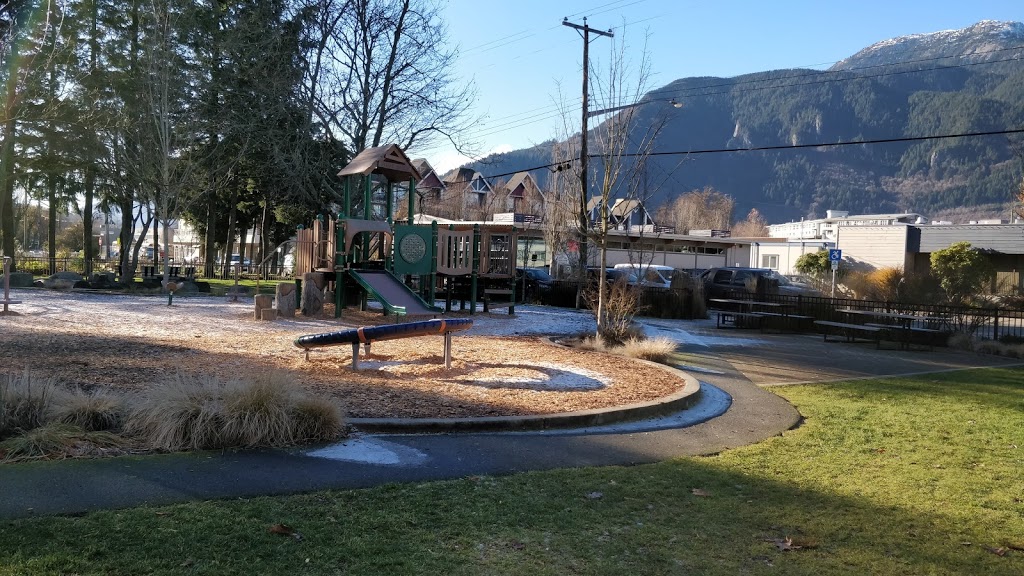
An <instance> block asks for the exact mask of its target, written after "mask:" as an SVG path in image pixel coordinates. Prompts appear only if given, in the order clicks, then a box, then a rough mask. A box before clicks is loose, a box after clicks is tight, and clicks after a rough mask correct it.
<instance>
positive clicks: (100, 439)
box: [0, 422, 125, 461]
mask: <svg viewBox="0 0 1024 576" xmlns="http://www.w3.org/2000/svg"><path fill="white" fill-rule="evenodd" d="M124 445H125V441H124V439H122V438H121V437H120V436H117V435H116V434H112V433H110V432H89V431H86V430H83V429H82V428H81V427H79V426H75V425H72V424H63V423H59V422H53V423H50V424H46V425H44V426H40V427H38V428H33V429H32V430H29V431H27V432H25V433H23V434H19V435H17V436H12V437H11V438H8V439H6V440H4V441H3V442H0V458H2V459H3V460H5V461H13V460H33V459H40V458H68V457H72V456H81V455H86V454H90V453H94V452H95V451H96V450H97V449H100V450H102V449H110V448H121V447H122V446H124Z"/></svg>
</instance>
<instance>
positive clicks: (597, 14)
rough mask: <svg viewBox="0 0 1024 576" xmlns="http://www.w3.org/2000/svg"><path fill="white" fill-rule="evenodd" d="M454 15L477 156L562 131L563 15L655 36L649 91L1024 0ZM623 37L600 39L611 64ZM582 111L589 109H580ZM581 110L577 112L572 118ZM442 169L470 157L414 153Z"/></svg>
mask: <svg viewBox="0 0 1024 576" xmlns="http://www.w3.org/2000/svg"><path fill="white" fill-rule="evenodd" d="M442 6H443V13H444V15H445V18H446V21H447V25H448V27H449V35H450V39H451V40H452V41H453V42H455V43H457V44H458V46H459V50H460V57H459V64H458V71H457V73H458V75H459V76H460V77H461V78H463V79H466V80H472V81H473V82H474V83H475V84H476V88H477V94H478V97H477V101H476V106H475V114H476V115H478V116H483V117H484V120H483V121H482V122H480V123H478V124H477V125H476V126H475V127H474V130H473V131H472V133H471V136H473V137H474V138H473V139H474V140H475V141H476V143H477V152H478V153H480V154H482V155H485V154H487V153H488V152H491V151H504V150H511V149H517V148H523V147H527V146H530V145H533V144H536V143H539V142H543V141H545V140H548V139H551V138H553V137H555V136H557V135H558V133H559V130H560V127H561V125H562V119H561V116H560V115H559V114H558V113H557V111H556V109H555V101H556V99H557V98H558V91H559V87H561V90H562V92H563V93H565V94H566V95H567V96H568V97H571V98H575V99H577V100H578V97H579V95H580V90H581V81H582V79H581V75H580V74H581V63H582V51H583V42H582V40H581V39H580V36H579V35H578V34H577V32H576V31H574V30H572V29H570V28H567V27H565V26H562V24H561V23H562V18H563V17H569V20H570V21H572V22H576V23H582V21H583V17H584V16H587V17H588V24H589V25H590V26H591V27H594V28H599V29H608V28H612V29H614V32H615V34H616V38H615V41H617V42H619V41H622V40H623V39H624V40H625V42H626V47H627V50H628V51H629V52H630V54H631V55H632V57H633V58H635V59H639V58H640V55H641V53H642V52H643V43H644V41H645V37H646V43H647V51H648V55H649V57H650V60H651V65H652V66H651V71H652V76H653V77H652V80H651V82H650V84H651V86H650V88H652V89H653V88H657V87H660V86H664V85H665V84H668V83H669V82H671V81H673V80H676V79H678V78H684V77H688V76H719V77H731V76H736V75H740V74H746V73H749V72H760V71H764V70H773V69H778V68H796V67H808V68H810V67H813V68H827V67H828V66H829V65H831V64H832V63H834V62H836V61H838V60H841V59H843V58H845V57H847V56H850V55H852V54H854V53H855V52H857V51H858V50H860V49H861V48H865V47H867V46H869V45H871V44H873V43H875V42H878V41H880V40H885V39H887V38H893V37H896V36H902V35H906V34H916V33H926V32H935V31H939V30H949V29H954V28H964V27H967V26H970V25H971V24H974V23H976V22H978V21H981V20H1016V21H1020V20H1024V2H1022V1H1021V0H932V1H922V0H887V1H878V0H857V1H848V0H815V1H805V0H733V1H731V2H708V1H704V2H700V1H691V0H617V1H613V0H559V1H553V0H546V1H545V0H512V1H509V0H449V1H448V2H447V3H443V2H442ZM611 47H612V42H611V41H609V40H608V39H607V38H599V39H596V40H594V41H593V42H592V43H591V57H592V58H597V59H601V58H605V59H607V57H608V54H609V50H610V49H611ZM577 106H578V104H577ZM576 116H578V107H577V108H576V109H575V110H574V113H573V118H574V119H575V117H576ZM411 153H412V154H413V156H415V157H426V158H427V159H428V160H429V161H430V162H431V164H433V165H434V167H435V168H436V169H437V170H439V171H443V170H447V169H450V168H453V167H455V166H457V165H459V164H460V163H462V162H464V161H466V160H465V159H464V158H460V157H459V156H458V154H457V153H456V152H455V151H454V149H452V148H451V147H450V146H448V147H445V146H440V147H437V148H434V149H431V150H412V151H411Z"/></svg>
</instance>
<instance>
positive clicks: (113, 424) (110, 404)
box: [50, 388, 125, 431]
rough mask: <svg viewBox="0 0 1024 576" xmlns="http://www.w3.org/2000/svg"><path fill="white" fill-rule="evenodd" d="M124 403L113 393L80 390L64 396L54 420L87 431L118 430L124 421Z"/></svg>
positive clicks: (56, 405) (54, 408)
mask: <svg viewBox="0 0 1024 576" xmlns="http://www.w3.org/2000/svg"><path fill="white" fill-rule="evenodd" d="M124 415H125V403H124V399H123V398H122V397H121V396H119V395H116V394H114V393H112V392H108V391H105V390H93V391H91V392H86V391H84V390H82V389H81V388H76V389H74V390H71V391H70V392H68V393H66V394H63V395H61V396H60V398H58V399H57V401H55V402H54V403H53V405H52V407H51V410H50V419H51V420H53V421H56V422H63V423H65V424H72V425H74V426H78V427H80V428H82V429H83V430H86V431H97V430H111V431H113V430H118V429H119V428H120V427H121V422H123V421H124Z"/></svg>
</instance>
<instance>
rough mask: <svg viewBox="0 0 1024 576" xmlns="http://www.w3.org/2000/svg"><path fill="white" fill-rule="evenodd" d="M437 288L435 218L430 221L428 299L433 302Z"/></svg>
mask: <svg viewBox="0 0 1024 576" xmlns="http://www.w3.org/2000/svg"><path fill="white" fill-rule="evenodd" d="M436 289H437V220H434V221H433V222H431V223H430V300H429V302H430V303H431V305H433V303H434V296H435V290H436Z"/></svg>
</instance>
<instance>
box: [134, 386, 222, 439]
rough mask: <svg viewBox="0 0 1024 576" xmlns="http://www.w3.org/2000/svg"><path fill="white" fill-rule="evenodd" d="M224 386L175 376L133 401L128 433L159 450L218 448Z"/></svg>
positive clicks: (137, 396) (139, 395) (144, 392)
mask: <svg viewBox="0 0 1024 576" xmlns="http://www.w3.org/2000/svg"><path fill="white" fill-rule="evenodd" d="M223 387H224V385H223V383H221V382H220V381H219V380H217V379H215V378H201V377H200V378H198V379H190V378H189V377H188V376H185V375H184V374H180V373H179V374H176V375H175V376H174V377H173V378H171V379H170V380H168V381H166V382H164V383H163V384H158V385H155V386H153V387H152V388H149V389H147V390H145V391H143V392H141V393H139V394H138V395H136V396H135V398H133V399H132V401H131V409H130V410H129V413H128V421H127V422H126V423H125V432H126V433H128V434H130V435H132V436H138V437H140V438H142V440H143V441H144V442H145V443H146V445H147V446H149V447H150V448H154V449H157V450H168V451H175V450H203V449H208V448H218V447H220V446H221V444H220V439H221V428H222V426H221V421H220V412H221V408H220V397H221V394H222V390H223Z"/></svg>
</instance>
